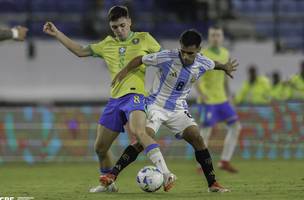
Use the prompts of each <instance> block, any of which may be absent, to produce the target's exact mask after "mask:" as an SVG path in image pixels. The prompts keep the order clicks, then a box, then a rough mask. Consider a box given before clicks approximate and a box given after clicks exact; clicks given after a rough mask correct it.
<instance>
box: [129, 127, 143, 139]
mask: <svg viewBox="0 0 304 200" xmlns="http://www.w3.org/2000/svg"><path fill="white" fill-rule="evenodd" d="M132 132H133V133H134V135H135V137H136V138H137V139H140V138H142V137H144V136H145V135H146V131H145V129H142V128H135V129H133V131H132Z"/></svg>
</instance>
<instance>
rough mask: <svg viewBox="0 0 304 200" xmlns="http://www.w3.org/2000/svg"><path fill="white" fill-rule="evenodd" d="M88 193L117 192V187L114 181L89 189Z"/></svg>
mask: <svg viewBox="0 0 304 200" xmlns="http://www.w3.org/2000/svg"><path fill="white" fill-rule="evenodd" d="M89 192H90V193H99V192H118V188H117V186H116V185H115V183H112V184H111V185H109V186H103V185H98V186H96V187H93V188H91V189H90V190H89Z"/></svg>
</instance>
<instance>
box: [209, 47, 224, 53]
mask: <svg viewBox="0 0 304 200" xmlns="http://www.w3.org/2000/svg"><path fill="white" fill-rule="evenodd" d="M209 49H210V51H212V52H213V53H215V54H220V52H221V49H220V47H218V48H216V47H209Z"/></svg>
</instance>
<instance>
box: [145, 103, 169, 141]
mask: <svg viewBox="0 0 304 200" xmlns="http://www.w3.org/2000/svg"><path fill="white" fill-rule="evenodd" d="M166 112H168V111H166V110H164V109H162V108H160V107H158V106H155V105H149V106H147V120H146V130H147V128H148V129H149V130H150V131H149V133H148V134H150V133H152V132H153V134H154V135H155V134H156V133H157V132H158V130H159V128H160V126H161V125H162V124H163V123H164V122H166V120H167V119H168V117H167V114H168V113H166Z"/></svg>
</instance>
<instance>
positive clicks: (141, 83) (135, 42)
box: [89, 32, 161, 98]
mask: <svg viewBox="0 0 304 200" xmlns="http://www.w3.org/2000/svg"><path fill="white" fill-rule="evenodd" d="M89 47H90V49H91V51H92V52H93V56H97V57H100V58H102V59H104V60H105V62H106V64H107V68H108V70H109V72H110V76H111V80H113V78H114V77H115V75H116V74H117V73H118V72H120V70H121V69H122V68H124V67H125V66H126V65H127V64H128V63H129V62H130V61H131V60H132V59H133V58H135V57H137V56H144V55H146V54H150V53H155V52H158V51H160V48H161V47H160V45H159V43H158V42H157V41H156V40H155V39H154V38H153V37H152V36H151V35H150V34H149V33H147V32H130V35H129V37H128V38H127V39H126V40H124V41H120V40H119V39H117V38H114V37H112V36H108V37H106V38H105V39H104V40H102V41H101V42H99V43H96V44H90V45H89ZM145 72H146V68H145V66H144V65H141V66H140V68H139V70H136V71H135V72H133V73H130V74H128V76H127V77H126V78H125V79H123V80H122V81H121V82H120V83H117V84H116V85H115V86H114V87H112V88H111V97H112V98H119V97H122V96H124V95H126V94H129V93H136V94H143V95H146V91H145V80H144V79H145Z"/></svg>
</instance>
